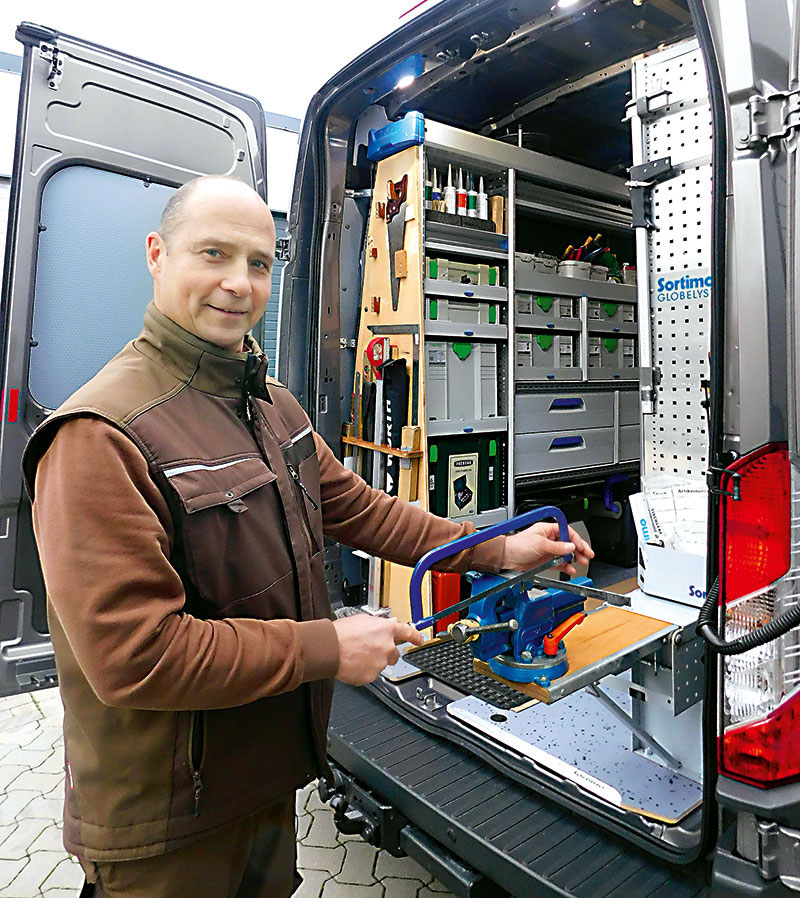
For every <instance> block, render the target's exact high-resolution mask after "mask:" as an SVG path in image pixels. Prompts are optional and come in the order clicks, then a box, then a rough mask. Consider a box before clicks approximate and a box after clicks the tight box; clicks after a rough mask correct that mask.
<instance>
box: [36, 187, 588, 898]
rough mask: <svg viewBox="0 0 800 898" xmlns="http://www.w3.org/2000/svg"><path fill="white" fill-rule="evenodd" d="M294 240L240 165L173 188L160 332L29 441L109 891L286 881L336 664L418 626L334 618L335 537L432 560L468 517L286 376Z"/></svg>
mask: <svg viewBox="0 0 800 898" xmlns="http://www.w3.org/2000/svg"><path fill="white" fill-rule="evenodd" d="M274 251H275V229H274V225H273V222H272V217H271V215H270V213H269V210H268V209H267V207H266V205H265V204H264V203H263V201H262V200H261V199H260V198H259V197H258V195H257V194H256V193H255V192H254V191H252V190H251V189H250V188H249V187H246V186H245V185H244V184H242V183H241V182H239V181H236V180H233V179H229V178H220V177H211V178H201V179H198V180H196V181H193V182H191V183H190V184H188V185H186V186H184V187H183V188H181V189H180V190H179V191H177V192H176V193H175V195H174V196H173V198H172V199H171V200H170V202H169V203H168V204H167V207H166V209H165V210H164V215H163V217H162V222H161V226H160V228H159V231H158V232H156V233H152V234H150V235H149V236H148V237H147V264H148V267H149V269H150V272H151V274H152V276H153V283H154V292H153V302H152V303H151V304H150V306H149V307H148V309H147V312H146V315H145V322H144V331H143V332H142V334H141V335H140V336H139V337H138V338H137V339H136V340H134V341H133V342H132V343H129V344H128V345H127V346H126V347H125V348H124V349H123V350H122V351H121V352H120V353H119V354H118V355H117V356H116V357H115V358H113V359H112V360H111V361H110V362H109V363H108V364H107V365H106V366H105V367H104V368H103V370H102V371H101V372H100V373H99V374H98V375H97V376H96V377H95V378H93V379H92V380H91V381H90V382H89V383H88V384H86V385H85V386H84V387H82V388H81V389H80V390H78V391H77V393H75V394H74V395H73V396H72V397H71V398H70V399H69V400H67V402H66V403H64V405H63V406H62V407H61V408H60V409H59V410H58V411H57V412H55V413H54V414H53V415H51V417H50V418H49V419H48V420H47V421H46V422H45V423H44V424H43V425H42V426H41V427H40V428H39V429H38V430H37V432H36V433H35V434H34V435H33V437H32V438H31V441H30V444H29V446H28V448H27V450H26V453H25V458H24V461H23V466H24V470H25V476H26V483H27V485H28V489H29V491H30V493H31V497H32V499H33V501H34V505H33V515H34V528H35V533H36V538H37V543H38V546H39V552H40V557H41V561H42V569H43V572H44V578H45V583H46V585H47V592H48V612H49V620H50V631H51V636H52V640H53V646H54V649H55V653H56V662H57V666H58V672H59V681H60V685H61V693H62V698H63V702H64V733H65V751H66V799H65V819H64V842H65V845H66V847H67V849H68V850H69V851H71V852H74V853H75V854H76V855H78V857H79V859H80V860H81V863H82V865H83V867H84V869H85V871H86V873H87V880H88V882H89V883H94V888H95V891H94V894H95V895H97V896H103V895H104V896H107V898H122V896H125V898H233V896H238V898H245V896H247V898H255V896H264V898H267V896H269V898H280V896H285V895H289V894H291V892H292V891H293V889H294V888H295V887H296V885H297V883H298V882H299V879H298V877H297V874H296V872H295V869H294V860H295V839H294V792H295V790H296V789H297V788H298V787H299V786H302V785H303V784H305V783H307V782H308V781H309V780H311V779H312V778H314V777H316V776H318V775H319V774H320V773H322V772H324V770H325V730H326V726H327V720H328V712H329V708H330V697H331V691H332V684H333V678H334V677H335V678H338V679H340V680H342V681H343V682H346V683H352V684H356V685H358V684H363V683H367V682H369V681H371V680H372V679H374V678H375V677H376V676H377V675H378V673H379V672H380V670H381V669H382V668H383V667H384V666H385V665H386V664H387V663H390V662H392V661H394V660H396V659H397V657H398V654H397V648H396V644H399V643H402V642H406V641H411V642H419V640H420V636H419V634H418V633H417V632H416V631H415V630H414V629H413V628H411V627H410V626H408V625H407V624H402V623H398V622H397V621H394V620H383V619H376V618H373V617H370V616H367V615H357V616H355V617H348V618H345V619H342V620H336V621H332V620H331V613H330V606H329V602H328V597H327V593H326V588H325V576H324V568H323V555H322V548H323V535H328V536H330V537H332V538H334V539H338V540H341V541H342V542H344V543H347V544H349V545H351V546H356V547H359V548H361V549H365V550H367V551H369V552H372V553H374V554H377V555H382V556H383V557H385V558H389V559H391V560H393V561H399V562H403V563H405V564H413V563H414V562H415V561H416V560H417V559H418V558H419V557H420V556H421V555H422V554H423V553H424V552H426V551H428V550H429V549H431V548H433V547H434V546H436V545H439V544H441V543H443V542H446V541H448V540H451V539H453V538H455V537H458V536H461V535H463V534H465V533H467V532H469V531H470V530H471V529H472V528H471V527H470V526H469V525H461V526H459V525H457V524H454V523H452V522H448V521H445V520H443V519H440V518H437V517H435V516H433V515H429V514H427V513H425V512H423V511H421V510H420V509H418V508H414V507H412V506H410V505H407V504H405V503H402V502H400V501H398V500H397V499H391V498H389V497H388V496H387V495H386V494H385V493H382V492H379V491H376V490H373V489H371V488H370V487H368V486H367V485H366V484H365V483H364V481H363V480H361V479H360V478H359V477H357V476H356V475H354V474H353V473H351V472H349V471H347V470H346V469H345V468H344V467H343V466H342V465H341V464H340V463H339V462H338V461H337V460H336V458H335V457H334V456H333V454H332V452H331V451H330V449H329V448H328V447H327V446H326V444H325V443H324V442H323V441H322V440H321V439H319V438H318V437H317V436H316V434H314V432H313V430H312V429H311V426H310V423H309V421H308V418H307V417H306V415H305V413H304V412H303V411H302V409H301V408H300V406H299V404H298V403H297V402H296V401H295V400H294V399H293V397H292V396H291V395H290V394H289V393H288V391H287V390H286V389H285V388H284V387H283V386H282V385H281V384H279V383H278V382H277V381H275V380H274V379H273V378H271V377H268V376H267V375H266V366H267V362H266V359H265V358H264V356H263V354H262V353H261V352H260V350H259V348H258V347H257V345H256V344H255V343H254V341H253V340H252V338H250V337H249V336H248V331H249V330H250V328H251V327H252V326H253V325H254V324H255V323H256V321H258V319H259V318H260V317H261V315H262V313H263V311H264V307H265V305H266V303H267V300H268V298H269V293H270V269H271V266H272V262H273V258H274ZM109 303H113V297H109ZM551 536H553V537H555V536H557V532H555V531H554V528H553V527H552V526H550V525H537V526H536V527H534V528H531V529H530V530H528V531H526V532H525V533H521V534H517V535H515V536H513V537H508V538H501V539H497V540H493V541H492V542H490V543H487V544H484V545H482V546H480V547H477V548H476V549H474V550H473V551H471V552H464V553H461V555H459V556H455V557H454V558H452V559H451V560H450V563H449V564H448V566H447V569H449V570H461V571H463V570H466V569H468V568H475V569H484V570H497V569H499V568H502V567H506V568H519V569H525V568H528V567H531V566H532V565H534V564H536V563H538V562H541V561H543V560H544V559H545V558H547V557H551V556H553V555H560V554H563V553H565V552H572V551H575V552H576V556H577V558H578V560H579V561H585V560H586V559H587V558H588V557H589V556H590V555H591V550H590V549H589V548H588V547H587V546H586V545H585V544H584V543H583V542H582V540H581V539H580V538H579V537H578V536H577V535H576V534H571V538H572V540H573V543H569V544H564V543H560V542H558V541H556V540H555V539H551V538H550V537H551ZM567 569H570V568H569V567H568V568H567ZM89 891H90V887H88V886H87V894H88V893H89Z"/></svg>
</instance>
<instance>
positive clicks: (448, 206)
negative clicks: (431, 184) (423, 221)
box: [444, 165, 456, 215]
mask: <svg viewBox="0 0 800 898" xmlns="http://www.w3.org/2000/svg"><path fill="white" fill-rule="evenodd" d="M444 211H445V212H449V213H450V215H455V214H456V189H455V187H453V166H452V165H448V166H447V186H446V187H445V189H444Z"/></svg>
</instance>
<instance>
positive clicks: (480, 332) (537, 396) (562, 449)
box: [345, 120, 641, 614]
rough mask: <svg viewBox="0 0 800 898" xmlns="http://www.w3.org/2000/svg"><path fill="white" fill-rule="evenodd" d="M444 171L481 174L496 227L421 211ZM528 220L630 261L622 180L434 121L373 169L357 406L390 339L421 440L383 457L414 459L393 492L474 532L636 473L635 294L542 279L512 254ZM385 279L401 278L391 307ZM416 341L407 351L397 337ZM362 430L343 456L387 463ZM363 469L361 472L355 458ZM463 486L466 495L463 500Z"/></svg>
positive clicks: (523, 255) (394, 601)
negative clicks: (591, 233) (398, 195)
mask: <svg viewBox="0 0 800 898" xmlns="http://www.w3.org/2000/svg"><path fill="white" fill-rule="evenodd" d="M448 165H452V166H453V170H454V171H456V170H457V169H458V168H459V167H463V168H464V169H466V170H468V171H470V172H474V173H475V175H476V176H483V177H484V179H485V181H486V183H487V185H492V188H490V189H488V190H487V192H488V193H489V195H490V197H491V196H492V194H493V193H494V194H497V193H498V192H500V193H502V195H503V200H504V207H505V209H504V213H505V214H504V221H503V222H502V223H503V225H504V227H503V228H502V232H496V231H495V230H480V229H478V228H475V227H470V226H467V225H466V224H463V223H462V222H461V221H459V220H458V219H457V218H455V217H450V219H449V220H447V219H446V217H445V216H443V215H441V214H438V215H436V214H430V213H429V211H428V210H426V209H425V202H424V195H425V194H424V190H425V176H426V172H429V171H431V170H432V169H433V168H434V167H436V169H437V171H438V172H439V174H440V175H442V173H446V172H447V167H448ZM404 175H407V176H408V178H407V196H406V205H405V231H404V235H403V244H402V246H403V253H402V259H400V258H399V257H397V258H396V249H393V244H392V238H391V235H390V233H389V228H390V227H391V225H389V224H388V223H386V221H385V219H386V217H387V216H386V211H385V204H384V200H388V198H389V195H387V196H384V192H385V186H384V185H386V184H387V183H388V182H389V181H391V182H392V183H393V184H399V183H401V179H402V177H403V176H404ZM498 186H499V189H498ZM531 217H532V220H534V221H541V222H549V221H554V222H557V223H559V224H560V226H561V227H564V226H572V227H574V228H575V229H577V230H578V231H579V232H580V231H582V230H595V231H602V232H603V233H604V234H608V233H611V234H614V235H625V237H624V238H623V239H625V240H627V241H628V242H630V246H631V252H632V247H633V241H632V239H631V211H630V200H629V194H628V189H627V187H626V186H625V182H624V179H622V178H618V177H613V176H611V175H607V174H604V173H601V172H597V171H594V170H591V169H588V168H585V167H583V166H580V165H575V164H573V163H569V162H565V161H563V160H559V159H556V158H554V157H550V156H547V155H544V154H541V153H537V152H534V151H531V150H528V149H525V148H522V147H517V146H512V145H509V144H507V143H504V142H501V141H498V140H494V139H491V138H488V137H483V136H480V135H475V134H472V133H469V132H465V131H462V130H460V129H458V128H453V127H451V126H449V125H444V124H441V123H438V122H435V121H431V120H426V121H425V123H424V141H423V143H422V144H420V145H417V146H412V147H407V148H406V149H402V150H400V151H399V152H397V153H394V154H393V155H390V156H388V157H386V158H384V159H382V160H381V161H379V162H378V163H377V168H376V174H375V181H374V189H373V192H372V196H371V203H370V210H369V213H368V220H367V239H366V245H365V253H364V269H363V271H364V274H363V284H362V302H361V311H360V322H359V328H358V338H357V341H356V347H355V348H356V376H355V380H356V383H355V384H354V389H353V397H354V405H357V395H356V394H357V393H358V392H359V389H361V387H359V383H358V381H359V371H360V370H361V366H360V361H361V359H362V356H363V353H364V351H365V349H366V347H367V345H368V342H369V340H370V339H373V338H374V337H375V336H376V335H379V334H387V333H389V334H396V335H397V336H396V337H395V336H392V337H391V338H390V339H391V342H392V344H393V346H394V349H393V350H392V352H393V353H394V354H395V356H397V357H404V358H406V359H407V363H408V365H407V368H408V371H409V373H410V374H411V380H412V385H411V397H412V401H413V402H414V403H416V409H417V411H418V414H417V416H416V417H415V418H414V419H413V420H412V419H411V418H409V424H411V425H412V426H413V427H415V428H416V429H417V434H416V437H414V439H417V440H418V443H416V444H415V445H414V446H412V445H411V444H410V442H409V440H411V439H412V436H411V434H408V435H407V438H406V439H404V443H403V445H402V446H394V447H393V448H394V449H395V450H413V451H415V452H419V453H420V454H419V455H414V456H413V457H411V456H409V457H406V458H404V459H402V463H403V464H404V465H405V466H406V468H408V467H409V466H410V467H411V468H412V472H411V477H410V479H411V481H413V483H412V484H411V486H410V491H407V492H404V493H403V494H402V497H403V498H405V499H411V500H412V501H413V500H416V501H418V502H419V503H420V504H421V505H422V506H423V507H425V508H429V509H430V510H432V511H434V512H436V513H437V514H440V515H443V516H446V517H451V518H452V519H454V520H458V521H463V520H468V521H470V522H472V523H473V524H475V526H477V527H484V526H488V525H491V524H495V523H498V522H500V521H503V520H507V519H508V518H509V517H511V516H513V514H514V512H515V509H516V497H515V487H516V486H521V485H525V484H527V483H531V482H537V481H544V480H547V479H551V478H553V477H567V476H568V477H574V478H576V479H578V478H580V477H581V476H583V475H588V474H591V475H593V476H596V475H597V474H598V473H600V474H601V475H604V474H606V475H609V474H612V473H615V472H617V471H621V470H627V471H631V470H635V469H636V468H637V467H638V461H639V458H640V455H641V450H640V425H639V402H638V384H639V378H640V370H639V363H638V359H639V346H638V340H639V337H638V321H637V318H638V310H637V293H636V287H635V286H632V285H628V284H619V283H616V282H607V281H600V280H592V279H589V278H588V277H587V278H580V277H565V276H561V275H558V274H555V273H554V272H553V271H552V270H550V271H541V270H538V268H537V264H536V261H535V259H532V257H531V255H530V252H529V251H530V250H534V249H536V247H535V246H532V245H524V246H518V239H519V230H520V229H519V227H518V223H519V222H522V221H523V220H526V221H530V220H531ZM395 227H396V225H395ZM546 230H547V227H546V226H545V227H543V228H542V232H543V233H544V232H546ZM613 242H614V241H613V238H612V244H613ZM395 262H398V263H400V266H401V267H400V268H399V269H398V268H397V267H396V266H395ZM448 262H449V263H453V265H454V267H458V268H459V270H460V269H461V268H463V269H465V270H466V269H469V268H470V266H472V267H475V268H476V269H477V268H479V267H480V266H483V272H487V271H488V272H490V273H491V277H486V276H484V275H481V276H480V277H475V276H470V277H468V280H469V281H470V283H459V282H458V279H457V278H453V279H446V278H445V277H441V276H437V275H441V266H442V264H447V263H448ZM397 271H401V272H402V273H401V274H400V275H397ZM379 272H380V274H378V273H379ZM394 277H400V278H401V279H400V280H399V281H397V284H398V286H397V287H396V288H395V293H394V296H395V298H394V300H393V302H392V304H391V305H390V303H389V294H390V289H389V281H390V280H391V279H392V278H394ZM476 280H477V281H479V282H478V283H475V281H476ZM398 297H399V298H398ZM395 306H396V308H395ZM412 331H413V333H414V337H413V340H414V342H413V344H412V343H411V342H410V341H409V339H408V338H407V336H406V335H407V334H410V333H411V332H412ZM395 344H396V345H395ZM357 423H358V414H357V413H356V414H354V415H351V424H352V425H355V426H354V427H351V429H350V432H348V433H347V434H346V436H345V444H346V450H345V454H348V453H350V452H352V451H358V452H361V453H364V452H365V451H366V452H367V453H371V452H381V453H386V450H385V449H381V448H380V447H378V446H374V445H373V446H370V445H369V443H368V442H366V443H365V441H363V440H362V441H361V442H360V443H359V444H356V443H355V442H354V440H356V439H358V437H359V434H358V433H357V430H358V426H357ZM359 464H360V467H361V472H362V473H363V469H364V465H365V462H364V461H363V456H362V461H361V462H360V463H359ZM461 464H463V465H465V466H467V467H470V466H472V467H473V468H475V469H476V470H477V472H478V473H477V474H474V475H472V477H473V479H471V480H470V479H469V478H468V477H467V478H465V477H461V478H459V477H458V474H459V471H458V468H457V466H458V465H461ZM357 469H358V465H357ZM368 479H369V478H368ZM415 484H416V485H415ZM459 484H460V485H461V486H463V487H464V489H461V490H460V491H459ZM374 485H379V486H383V485H384V484H382V483H377V484H374ZM426 487H427V488H426ZM476 494H477V495H476ZM392 567H394V566H392ZM395 573H396V572H395ZM406 583H407V578H406V577H404V576H403V577H401V578H400V579H399V580H398V579H396V580H395V586H393V587H392V590H391V592H392V594H393V595H392V598H387V596H386V592H387V589H386V586H385V584H384V586H382V587H381V592H382V598H381V604H383V605H389V606H390V607H392V608H393V610H394V611H396V612H398V613H401V614H402V612H403V611H404V610H405V598H404V596H402V595H401V592H400V588H401V587H400V585H401V584H402V585H405V584H406Z"/></svg>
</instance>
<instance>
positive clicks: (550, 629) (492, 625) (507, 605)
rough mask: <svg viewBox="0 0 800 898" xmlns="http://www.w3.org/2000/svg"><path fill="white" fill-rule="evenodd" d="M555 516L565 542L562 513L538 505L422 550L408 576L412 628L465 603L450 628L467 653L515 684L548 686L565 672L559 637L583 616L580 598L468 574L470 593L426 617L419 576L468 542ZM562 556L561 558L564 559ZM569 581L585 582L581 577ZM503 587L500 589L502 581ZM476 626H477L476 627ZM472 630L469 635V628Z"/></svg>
mask: <svg viewBox="0 0 800 898" xmlns="http://www.w3.org/2000/svg"><path fill="white" fill-rule="evenodd" d="M546 518H555V519H556V521H557V522H558V525H559V538H560V539H561V540H562V541H563V542H567V541H569V528H568V526H567V520H566V518H565V517H564V514H563V512H562V511H561V510H560V509H558V508H555V507H553V506H544V507H542V508H537V509H534V510H533V511H529V512H526V513H525V514H522V515H519V516H518V517H515V518H511V519H510V520H508V521H504V522H502V523H501V524H496V525H495V526H492V527H487V528H486V529H485V530H481V531H479V532H477V533H471V534H469V535H468V536H464V537H462V538H461V539H457V540H454V541H453V542H451V543H446V544H445V545H443V546H440V547H439V548H437V549H433V550H432V551H431V552H428V553H427V554H426V555H425V556H423V558H421V559H420V561H419V562H418V563H417V566H416V567H415V568H414V573H413V575H412V577H411V584H410V593H411V614H412V619H413V620H414V626H415V627H416V628H417V629H418V630H424V629H427V628H428V627H432V626H433V625H434V624H435V623H436V621H437V620H439V619H441V618H443V617H446V616H448V615H449V614H451V613H452V612H453V611H454V610H460V609H461V608H464V607H467V606H468V607H469V613H468V615H467V617H466V618H464V619H462V620H460V621H458V623H457V624H455V625H454V626H453V628H452V629H451V633H452V636H453V638H454V639H455V640H456V641H457V642H462V643H468V644H469V646H470V648H471V650H472V654H473V656H474V657H475V658H477V659H479V660H480V661H485V662H487V663H488V665H489V667H490V669H491V670H492V671H493V673H495V674H497V675H498V676H501V677H503V678H505V679H507V680H512V681H514V682H517V683H538V684H539V685H542V686H549V684H550V681H551V680H554V679H556V678H557V677H560V676H563V675H564V674H565V673H566V672H567V668H568V661H567V653H566V650H565V648H564V644H563V642H561V636H562V635H563V634H564V633H566V632H567V631H568V630H570V629H572V627H573V626H575V625H576V624H578V623H580V621H581V620H583V618H584V616H585V615H584V611H583V607H584V602H585V599H583V598H581V597H580V596H576V595H575V594H574V593H569V592H566V591H565V590H562V589H559V588H558V581H556V580H554V581H553V587H552V588H551V589H547V590H545V591H544V592H541V593H539V594H538V595H536V596H535V597H533V598H531V596H529V595H528V592H529V590H530V589H531V587H532V583H531V582H530V580H526V575H521V576H520V577H514V578H512V579H511V580H506V579H505V578H504V577H499V576H496V575H491V574H470V575H469V577H470V580H471V585H472V589H471V596H470V598H469V599H467V600H466V601H462V602H458V603H457V604H456V605H454V606H451V607H450V608H445V609H443V610H442V611H439V612H437V613H436V614H433V615H430V616H428V617H423V616H422V593H421V586H422V578H423V577H424V575H425V573H426V572H427V571H428V570H429V569H430V568H431V567H432V566H433V565H434V564H436V563H437V562H439V561H441V560H443V559H444V558H447V557H449V556H450V555H455V554H457V553H458V552H463V551H464V550H465V549H469V548H471V547H472V546H475V545H478V544H479V543H482V542H486V541H487V540H490V539H493V538H494V537H496V536H500V535H502V534H505V533H508V532H510V531H512V530H519V529H522V528H523V527H527V526H528V525H530V524H533V523H535V522H537V521H541V520H545V519H546ZM570 560H571V557H565V558H564V559H563V561H565V562H567V561H570ZM549 567H552V564H546V565H543V566H542V567H540V568H537V569H535V570H533V571H528V572H527V576H529V577H530V576H533V575H534V574H537V573H540V572H541V571H542V570H544V569H547V568H549ZM573 582H575V583H578V584H581V585H587V586H590V585H591V580H588V579H587V578H586V577H580V578H577V579H576V580H575V581H573ZM506 583H508V584H509V585H508V587H507V588H504V584H506ZM478 628H480V629H478ZM473 629H474V630H475V633H474V634H473V633H471V630H473Z"/></svg>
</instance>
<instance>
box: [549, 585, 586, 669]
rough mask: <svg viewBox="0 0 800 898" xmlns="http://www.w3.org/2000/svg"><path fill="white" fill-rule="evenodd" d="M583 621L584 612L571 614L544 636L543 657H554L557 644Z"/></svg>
mask: <svg viewBox="0 0 800 898" xmlns="http://www.w3.org/2000/svg"><path fill="white" fill-rule="evenodd" d="M556 585H558V584H556ZM585 620H586V612H585V611H579V612H578V613H577V614H573V615H572V617H568V618H567V619H566V620H565V621H562V622H561V623H560V624H559V625H558V626H557V627H556V628H555V629H554V630H553V632H552V633H548V634H547V636H545V638H544V643H543V645H544V653H545V655H547V656H548V658H553V657H555V656H556V655H557V654H558V644H559V642H561V640H562V639H563V638H564V637H565V636H566V635H567V633H569V631H570V630H571V629H572V628H573V627H577V626H578V624H582V623H583V622H584V621H585Z"/></svg>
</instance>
